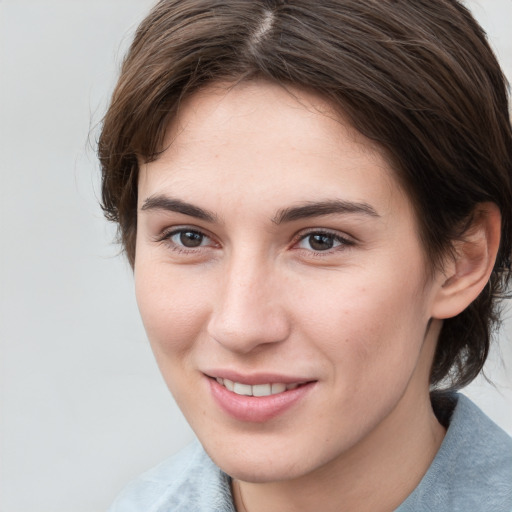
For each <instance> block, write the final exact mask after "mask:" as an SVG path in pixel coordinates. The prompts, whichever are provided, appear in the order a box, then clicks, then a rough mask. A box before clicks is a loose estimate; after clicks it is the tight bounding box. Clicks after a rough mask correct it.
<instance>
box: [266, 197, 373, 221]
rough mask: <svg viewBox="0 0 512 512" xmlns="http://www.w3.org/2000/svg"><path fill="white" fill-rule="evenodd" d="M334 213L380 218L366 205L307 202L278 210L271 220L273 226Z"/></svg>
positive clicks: (336, 201)
mask: <svg viewBox="0 0 512 512" xmlns="http://www.w3.org/2000/svg"><path fill="white" fill-rule="evenodd" d="M335 213H338V214H339V213H343V214H346V213H355V214H363V215H368V216H370V217H380V215H379V214H378V213H377V212H376V211H375V209H374V208H373V207H372V206H370V205H369V204H367V203H354V202H352V201H342V200H337V199H336V200H329V201H319V202H308V203H305V204H302V205H298V206H293V207H290V208H285V209H283V210H279V211H278V212H277V215H276V216H275V217H274V218H273V219H272V222H274V223H275V224H282V223H283V222H291V221H294V220H300V219H306V218H308V217H318V216H321V215H331V214H335Z"/></svg>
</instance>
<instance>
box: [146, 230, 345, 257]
mask: <svg viewBox="0 0 512 512" xmlns="http://www.w3.org/2000/svg"><path fill="white" fill-rule="evenodd" d="M184 233H193V234H195V235H199V236H201V237H203V239H202V240H201V243H202V242H203V241H204V239H209V240H211V241H212V242H213V240H212V238H211V237H210V236H208V235H207V234H205V233H204V232H203V231H201V230H199V229H196V228H192V227H186V226H184V227H180V228H173V229H171V230H169V231H164V232H163V233H162V234H161V235H159V236H158V237H157V238H156V241H157V242H162V243H165V244H166V245H167V246H168V247H170V248H171V249H172V250H173V251H176V252H178V253H182V254H197V252H198V250H201V249H203V248H204V247H211V246H212V245H199V246H197V247H186V246H183V245H179V244H177V243H176V242H173V241H172V238H173V237H174V236H176V235H180V234H184ZM314 235H316V236H320V237H322V236H323V237H328V238H329V239H332V240H333V242H334V243H336V242H337V243H338V244H339V245H335V246H334V247H332V248H330V249H327V250H325V251H321V250H315V249H313V248H311V249H304V248H300V247H297V248H296V250H300V251H304V252H307V253H309V254H310V255H314V256H315V257H323V256H328V255H331V254H332V253H333V252H335V251H340V250H341V251H342V250H346V249H348V248H350V247H352V246H353V245H355V242H354V241H353V240H351V239H349V238H346V237H344V236H341V235H340V234H338V233H336V232H332V231H329V230H326V229H311V230H309V231H307V232H306V233H304V232H303V233H300V234H298V235H297V236H295V237H294V239H293V242H292V247H295V246H296V245H297V244H299V243H301V242H302V241H304V240H306V239H307V238H308V237H311V236H314ZM214 243H215V242H214Z"/></svg>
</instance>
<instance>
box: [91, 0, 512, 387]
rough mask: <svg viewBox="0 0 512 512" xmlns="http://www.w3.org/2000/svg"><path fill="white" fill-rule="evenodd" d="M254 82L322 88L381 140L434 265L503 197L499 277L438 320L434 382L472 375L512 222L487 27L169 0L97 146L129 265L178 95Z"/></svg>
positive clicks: (438, 8)
mask: <svg viewBox="0 0 512 512" xmlns="http://www.w3.org/2000/svg"><path fill="white" fill-rule="evenodd" d="M253 78H263V79H266V80H269V81H272V82H276V83H280V84H283V85H291V86H295V87H300V88H306V89H308V90H312V91H315V92H316V93H317V94H319V95H321V96H323V97H324V98H326V99H327V100H328V101H330V103H331V104H332V105H333V106H334V107H336V108H337V109H339V111H340V113H342V114H343V116H344V117H346V118H348V120H349V121H350V122H351V123H352V124H353V126H354V127H355V128H356V129H357V130H359V131H360V132H361V133H362V134H363V135H365V136H366V137H368V138H369V139H371V140H373V141H375V142H376V143H377V144H378V145H379V146H380V147H381V149H382V150H383V153H384V154H385V155H386V156H387V157H388V158H389V159H390V162H391V163H392V166H393V168H394V169H395V171H396V176H397V178H398V180H399V181H400V183H401V185H402V186H403V188H404V190H405V191H406V192H407V194H408V196H409V198H410V200H411V202H412V204H413V205H414V207H415V211H416V214H417V218H418V223H419V231H420V237H421V240H422V243H423V246H424V249H425V252H426V254H427V256H428V259H429V261H430V262H432V266H433V268H434V267H435V266H437V265H438V264H439V262H440V261H441V257H442V256H443V255H444V254H446V252H447V251H449V250H450V248H451V247H452V243H453V241H454V240H455V239H457V238H459V237H460V236H462V235H463V233H462V232H461V226H464V225H467V223H468V220H469V219H471V215H472V213H473V212H474V211H475V208H476V206H477V205H478V204H479V203H482V202H487V201H490V202H493V203H495V204H497V205H498V207H499V209H500V211H501V216H502V238H501V246H500V250H499V253H498V257H497V261H496V264H495V267H494V270H493V272H492V276H491V279H490V281H489V283H488V284H487V286H486V287H485V289H484V291H483V292H482V293H481V294H480V296H479V297H478V298H477V299H476V300H475V301H474V302H473V303H472V304H471V305H470V306H469V307H468V308H467V309H466V310H465V311H464V312H462V313H461V314H459V315H458V316H456V317H454V318H451V319H448V320H446V321H445V322H444V325H443V329H442V332H441V335H440V339H439V341H438V345H437V352H436V355H435V359H434V363H433V368H432V374H431V383H432V385H434V386H436V385H439V384H440V383H441V381H444V385H450V386H451V387H461V386H463V385H465V384H467V383H469V382H470V381H471V380H472V379H473V378H474V377H475V376H476V375H477V374H478V373H479V372H480V370H481V369H482V366H483V364H484V362H485V360H486V358H487V354H488V350H489V343H490V337H491V334H492V331H493V329H494V328H495V327H496V326H497V324H498V321H499V299H500V298H502V296H503V294H504V292H505V291H506V287H507V283H508V280H509V277H510V255H511V228H512V204H511V196H512V192H511V188H512V186H511V175H512V133H511V132H512V130H511V125H510V119H509V110H508V98H507V89H506V80H505V78H504V76H503V74H502V71H501V69H500V67H499V65H498V63H497V61H496V58H495V56H494V54H493V52H492V50H491V49H490V47H489V44H488V42H487V40H486V36H485V33H484V32H483V30H482V28H481V27H480V26H479V25H478V24H477V22H476V21H475V20H474V19H473V17H472V16H471V14H470V13H469V11H468V10H467V9H466V8H465V7H464V6H462V5H461V4H460V3H459V2H458V1H456V0H319V1H316V0H315V1H313V0H293V1H286V0H282V1H279V0H161V1H160V2H159V3H158V4H157V5H156V6H155V7H154V9H153V10H152V11H151V12H150V14H149V15H148V16H147V18H146V19H145V20H144V21H143V22H142V23H141V25H140V26H139V28H138V30H137V33H136V35H135V39H134V41H133V44H132V45H131V48H130V50H129V52H128V54H127V56H126V58H125V60H124V63H123V67H122V71H121V75H120V78H119V81H118V84H117V87H116V89H115V91H114V94H113V97H112V101H111V104H110V107H109V109H108V112H107V114H106V116H105V118H104V122H103V128H102V133H101V137H100V140H99V157H100V161H101V166H102V174H103V188H102V194H103V195H102V199H103V208H104V211H105V214H106V216H107V218H108V219H110V220H113V221H115V222H117V223H118V226H119V234H120V239H121V241H122V243H123V246H124V248H125V251H126V253H127V256H128V259H129V261H130V263H131V264H132V265H133V263H134V261H135V257H136V256H135V237H136V229H137V212H136V208H137V206H136V205H137V179H138V159H143V160H145V161H151V160H154V159H156V158H157V157H158V152H159V151H160V150H161V145H162V142H163V138H164V136H165V131H166V128H167V126H168V124H169V122H170V121H171V120H172V119H173V117H174V116H175V115H176V113H177V111H178V109H179V106H180V102H181V101H182V100H183V98H184V97H186V96H189V95H190V94H192V93H193V92H194V91H197V90H198V89H200V88H201V87H204V86H205V85H207V84H209V83H213V82H217V81H226V80H228V81H240V80H250V79H253ZM447 381H448V384H447Z"/></svg>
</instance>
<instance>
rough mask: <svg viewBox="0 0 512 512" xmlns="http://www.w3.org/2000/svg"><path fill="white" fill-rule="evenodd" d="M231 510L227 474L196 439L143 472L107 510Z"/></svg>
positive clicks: (203, 511)
mask: <svg viewBox="0 0 512 512" xmlns="http://www.w3.org/2000/svg"><path fill="white" fill-rule="evenodd" d="M191 510H194V511H195V512H206V511H208V512H234V508H233V505H232V500H231V491H230V486H229V477H228V476H227V475H226V474H225V473H223V472H222V471H221V470H220V469H219V468H218V467H217V466H216V465H215V464H214V463H213V462H212V460H211V459H210V458H209V457H208V455H207V454H206V453H205V451H204V450H203V448H202V446H201V445H200V444H199V442H197V441H196V442H194V443H192V444H191V445H189V446H187V447H186V448H184V449H183V450H181V451H180V452H179V453H178V454H176V455H175V456H173V457H171V458H169V459H167V460H165V461H164V462H162V463H161V464H159V465H158V466H156V467H154V468H153V469H151V470H149V471H147V472H146V473H144V474H142V475H141V476H140V477H139V478H137V479H136V480H134V481H133V482H131V483H130V484H128V485H127V486H126V488H125V489H124V490H123V491H122V492H121V494H120V495H119V496H118V497H117V499H116V501H115V502H114V503H113V505H112V506H111V507H110V509H109V511H108V512H171V511H172V512H190V511H191Z"/></svg>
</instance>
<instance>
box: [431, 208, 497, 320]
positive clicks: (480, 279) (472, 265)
mask: <svg viewBox="0 0 512 512" xmlns="http://www.w3.org/2000/svg"><path fill="white" fill-rule="evenodd" d="M500 233H501V215H500V211H499V208H498V206H497V205H496V204H494V203H480V204H479V205H478V206H477V207H476V209H475V212H474V217H473V221H472V223H471V225H470V226H469V228H468V229H467V230H466V232H465V233H464V235H463V239H462V240H460V241H456V242H455V243H454V257H451V258H450V259H449V260H448V261H447V262H446V263H445V266H444V269H443V270H444V271H443V273H442V276H440V281H439V284H440V286H439V288H438V290H437V293H436V296H435V300H434V304H433V310H432V317H433V318H439V319H443V318H451V317H454V316H456V315H458V314H459V313H461V312H462V311H464V310H465V309H466V308H467V307H468V306H469V305H470V304H471V303H472V302H473V301H474V300H475V299H476V298H477V297H478V295H479V294H480V292H481V291H482V290H483V289H484V287H485V285H486V284H487V282H488V281H489V277H490V275H491V272H492V269H493V267H494V263H495V261H496V255H497V253H498V249H499V245H500Z"/></svg>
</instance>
